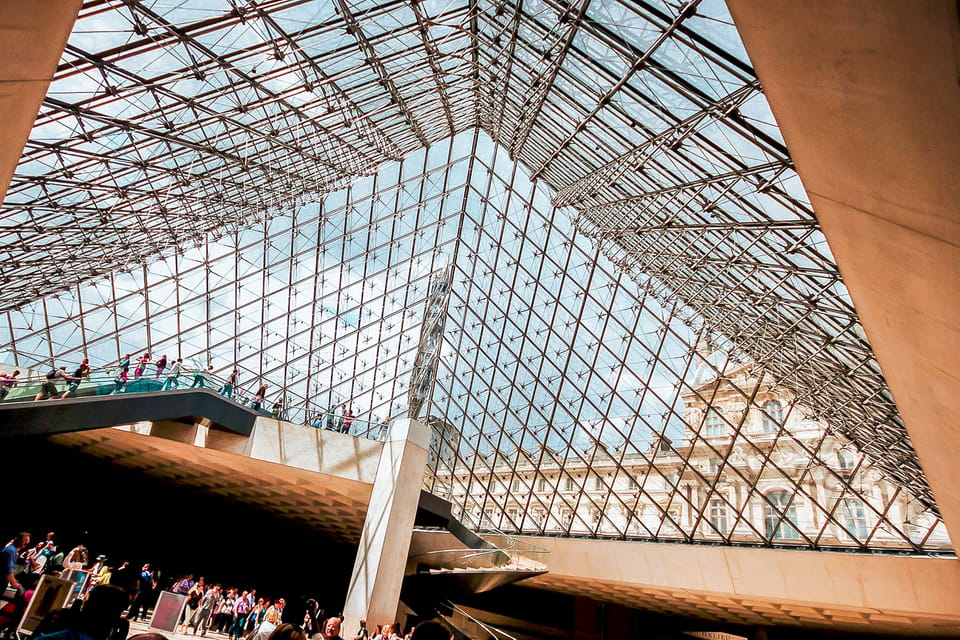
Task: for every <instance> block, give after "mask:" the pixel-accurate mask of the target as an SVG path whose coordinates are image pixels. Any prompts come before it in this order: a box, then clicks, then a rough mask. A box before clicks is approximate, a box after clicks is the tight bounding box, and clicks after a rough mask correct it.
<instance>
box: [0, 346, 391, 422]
mask: <svg viewBox="0 0 960 640" xmlns="http://www.w3.org/2000/svg"><path fill="white" fill-rule="evenodd" d="M7 368H8V369H10V368H11V367H7ZM76 368H77V366H76V365H74V366H73V367H69V366H68V367H67V369H66V370H65V371H64V375H65V376H66V379H64V378H63V377H59V376H58V377H57V378H55V379H52V380H51V379H48V378H47V374H46V373H38V372H37V371H36V370H34V371H32V372H29V373H28V374H27V375H25V376H18V377H16V378H11V377H10V375H11V374H12V371H11V372H10V373H7V374H5V375H2V376H0V385H5V384H10V388H9V391H8V394H7V396H6V397H5V398H4V399H3V400H2V401H0V402H2V403H3V404H8V403H19V402H34V401H38V400H39V401H42V402H56V401H58V400H63V399H66V398H85V397H94V396H105V395H121V394H122V395H126V394H133V393H156V392H159V391H182V390H185V389H197V388H203V389H208V390H212V391H215V392H218V393H220V394H221V395H223V396H224V397H226V398H228V399H229V400H232V401H233V402H235V403H237V404H239V405H241V406H243V407H247V408H248V409H251V410H253V411H256V412H257V413H259V414H261V415H263V416H268V417H273V418H277V419H280V420H286V418H287V410H288V407H284V406H283V405H282V404H281V405H278V404H277V402H276V400H275V399H262V400H261V401H260V406H255V405H256V404H257V403H256V389H252V388H244V387H241V386H231V387H230V389H229V391H228V390H227V389H226V383H227V380H226V378H224V377H221V376H219V375H216V374H214V373H212V372H210V371H204V370H202V369H200V370H197V369H189V370H188V369H182V370H181V371H180V372H179V373H178V374H177V375H173V374H172V373H171V368H170V367H166V368H164V369H163V370H162V371H160V372H159V373H158V372H157V366H156V364H155V363H152V362H151V363H147V364H146V366H145V367H144V370H143V373H141V375H139V376H135V375H134V373H135V363H133V362H131V366H130V368H129V370H128V372H127V379H126V380H124V379H122V378H121V377H120V367H119V366H113V367H96V368H93V367H92V368H91V369H90V371H89V372H88V374H87V375H86V376H83V377H81V378H79V379H78V378H74V377H73V373H74V372H75V371H76ZM48 383H52V384H53V388H54V389H56V392H55V393H48V391H49V390H51V389H50V388H47V389H45V388H44V387H45V385H47V384H48ZM317 418H319V419H320V422H319V424H318V422H317V419H313V420H307V421H305V422H303V423H302V424H305V425H307V426H313V427H316V428H320V429H328V430H332V431H338V432H340V433H346V434H349V435H352V436H355V437H359V438H367V439H370V440H382V439H383V438H384V436H385V434H386V431H387V426H388V423H387V422H386V421H384V420H381V421H378V422H372V421H369V420H362V419H359V418H356V417H354V418H352V419H351V420H349V421H346V420H343V418H342V416H337V417H335V418H334V423H333V424H332V425H328V422H327V417H326V415H325V414H320V415H318V416H317Z"/></svg>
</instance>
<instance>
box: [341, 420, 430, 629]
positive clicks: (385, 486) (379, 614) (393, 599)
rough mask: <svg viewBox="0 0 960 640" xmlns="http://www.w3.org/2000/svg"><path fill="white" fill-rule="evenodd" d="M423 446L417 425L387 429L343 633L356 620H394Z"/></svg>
mask: <svg viewBox="0 0 960 640" xmlns="http://www.w3.org/2000/svg"><path fill="white" fill-rule="evenodd" d="M429 444H430V429H429V428H428V427H427V426H426V425H424V424H423V423H421V422H419V421H417V420H408V419H402V420H395V421H394V422H392V423H391V425H390V431H389V433H388V435H387V441H386V442H385V443H384V446H383V452H382V453H381V454H380V461H379V464H378V465H377V475H376V480H375V481H374V483H373V492H372V494H371V496H370V504H369V508H368V509H367V516H366V519H365V520H364V523H363V531H362V534H361V536H360V543H359V549H358V550H357V559H356V561H355V564H354V567H353V574H352V575H351V577H350V586H349V588H348V590H347V598H346V604H344V608H343V613H344V616H345V620H344V627H345V628H346V629H357V628H359V623H360V620H362V619H367V620H371V621H372V620H395V619H396V617H397V615H396V614H397V609H398V606H399V603H400V588H401V586H402V585H403V577H404V574H405V573H406V572H405V569H406V564H407V557H408V555H409V552H410V540H411V536H412V535H413V523H414V519H415V518H416V514H417V506H418V505H419V503H420V487H421V486H422V485H423V474H424V472H425V471H426V464H427V447H429Z"/></svg>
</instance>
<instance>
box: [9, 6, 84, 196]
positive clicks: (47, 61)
mask: <svg viewBox="0 0 960 640" xmlns="http://www.w3.org/2000/svg"><path fill="white" fill-rule="evenodd" d="M81 4H82V2H81V0H30V1H29V2H0V51H2V52H3V60H2V62H0V122H3V127H2V128H0V201H2V200H3V198H4V197H6V194H7V187H9V186H10V179H11V178H12V177H13V172H14V170H15V169H16V167H17V162H19V161H20V154H22V153H23V146H24V145H25V144H26V143H27V137H28V136H29V135H30V130H31V129H32V128H33V121H34V120H36V118H37V113H38V112H39V111H40V104H41V103H42V102H43V98H44V96H46V95H47V88H48V87H49V86H50V80H51V79H52V78H53V73H54V72H55V71H56V69H57V62H59V60H60V55H61V54H62V53H63V47H64V46H65V45H66V44H67V38H68V37H69V36H70V30H71V29H72V28H73V23H74V22H75V21H76V19H77V13H79V11H80V5H81Z"/></svg>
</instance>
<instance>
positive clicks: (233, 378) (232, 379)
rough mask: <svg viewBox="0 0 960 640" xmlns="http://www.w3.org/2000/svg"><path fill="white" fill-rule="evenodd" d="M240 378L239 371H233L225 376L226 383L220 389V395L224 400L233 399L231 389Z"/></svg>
mask: <svg viewBox="0 0 960 640" xmlns="http://www.w3.org/2000/svg"><path fill="white" fill-rule="evenodd" d="M239 378H240V371H239V369H234V370H233V372H232V373H231V374H230V375H229V376H227V381H226V382H225V383H224V385H223V386H222V387H220V395H222V396H223V397H225V398H233V389H234V387H236V386H237V380H238V379H239Z"/></svg>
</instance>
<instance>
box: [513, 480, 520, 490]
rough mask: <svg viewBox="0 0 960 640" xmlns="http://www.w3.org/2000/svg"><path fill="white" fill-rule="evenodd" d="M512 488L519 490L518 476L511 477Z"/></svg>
mask: <svg viewBox="0 0 960 640" xmlns="http://www.w3.org/2000/svg"><path fill="white" fill-rule="evenodd" d="M513 490H514V491H520V478H514V479H513Z"/></svg>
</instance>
